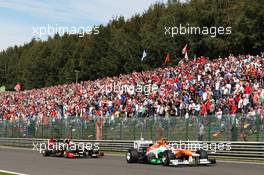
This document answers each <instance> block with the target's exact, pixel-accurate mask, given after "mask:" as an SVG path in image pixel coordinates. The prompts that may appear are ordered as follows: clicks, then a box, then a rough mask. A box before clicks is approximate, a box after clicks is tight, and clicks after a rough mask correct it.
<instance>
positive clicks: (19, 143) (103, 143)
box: [0, 138, 264, 161]
mask: <svg viewBox="0 0 264 175" xmlns="http://www.w3.org/2000/svg"><path fill="white" fill-rule="evenodd" d="M47 141H48V140H47V139H36V138H0V146H11V147H23V148H32V149H33V146H34V145H33V143H34V144H40V143H47ZM73 141H74V142H87V143H88V142H89V143H99V144H100V149H101V150H103V151H111V152H126V151H127V150H128V149H129V148H131V147H133V140H73ZM170 143H171V144H174V145H177V144H178V145H185V146H187V145H188V144H189V145H190V144H194V145H195V144H196V145H204V146H205V145H207V146H208V147H207V148H208V153H209V156H211V157H215V158H227V159H236V160H237V159H238V160H245V161H264V142H221V141H171V142H170ZM219 145H220V146H219ZM223 145H225V146H226V147H225V148H224V149H221V148H220V147H222V148H223ZM216 147H217V149H216V150H215V148H216ZM188 148H190V147H188ZM193 148H194V147H192V149H193ZM196 148H197V147H196ZM219 148H220V149H219ZM229 148H230V149H229ZM194 149H195V148H194Z"/></svg>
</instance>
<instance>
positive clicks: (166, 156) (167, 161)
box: [161, 150, 170, 166]
mask: <svg viewBox="0 0 264 175" xmlns="http://www.w3.org/2000/svg"><path fill="white" fill-rule="evenodd" d="M161 160H162V165H163V166H169V165H170V155H169V150H165V151H164V152H163V155H162V158H161Z"/></svg>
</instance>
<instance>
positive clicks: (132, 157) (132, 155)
mask: <svg viewBox="0 0 264 175" xmlns="http://www.w3.org/2000/svg"><path fill="white" fill-rule="evenodd" d="M138 159H139V154H138V151H137V150H136V149H134V148H132V149H129V150H128V151H127V153H126V160H127V163H136V162H137V161H138Z"/></svg>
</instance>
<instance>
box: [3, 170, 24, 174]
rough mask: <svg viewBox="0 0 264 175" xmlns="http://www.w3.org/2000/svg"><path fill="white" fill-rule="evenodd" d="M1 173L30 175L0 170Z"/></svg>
mask: <svg viewBox="0 0 264 175" xmlns="http://www.w3.org/2000/svg"><path fill="white" fill-rule="evenodd" d="M0 173H9V174H16V175H28V174H23V173H17V172H13V171H6V170H0Z"/></svg>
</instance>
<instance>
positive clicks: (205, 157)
mask: <svg viewBox="0 0 264 175" xmlns="http://www.w3.org/2000/svg"><path fill="white" fill-rule="evenodd" d="M196 153H197V154H200V157H199V158H200V159H208V154H207V152H206V151H205V150H203V149H199V150H197V151H196Z"/></svg>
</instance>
